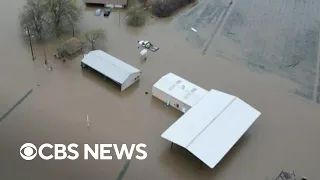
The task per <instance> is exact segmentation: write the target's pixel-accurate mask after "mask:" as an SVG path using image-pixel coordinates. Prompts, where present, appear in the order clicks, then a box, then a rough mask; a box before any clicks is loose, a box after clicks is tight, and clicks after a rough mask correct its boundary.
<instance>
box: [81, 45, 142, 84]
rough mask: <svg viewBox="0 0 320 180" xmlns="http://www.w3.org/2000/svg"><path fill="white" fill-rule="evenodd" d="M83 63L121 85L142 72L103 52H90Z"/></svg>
mask: <svg viewBox="0 0 320 180" xmlns="http://www.w3.org/2000/svg"><path fill="white" fill-rule="evenodd" d="M82 63H84V64H86V65H88V66H90V67H91V68H93V69H95V70H96V71H98V72H100V73H101V74H103V75H105V76H107V77H109V78H111V79H113V80H114V81H116V82H118V83H120V84H123V82H124V81H125V80H126V79H127V78H128V77H129V76H130V75H131V74H133V73H137V72H140V70H139V69H137V68H135V67H133V66H131V65H129V64H126V63H125V62H123V61H121V60H119V59H117V58H115V57H113V56H111V55H109V54H107V53H105V52H103V51H101V50H95V51H90V52H89V53H88V54H86V55H85V56H84V58H83V59H82Z"/></svg>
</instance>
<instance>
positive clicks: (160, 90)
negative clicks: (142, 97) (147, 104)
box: [152, 73, 208, 113]
mask: <svg viewBox="0 0 320 180" xmlns="http://www.w3.org/2000/svg"><path fill="white" fill-rule="evenodd" d="M207 93H208V91H207V90H205V89H203V88H201V87H199V86H197V85H195V84H193V83H191V82H189V81H187V80H185V79H183V78H181V77H179V76H177V75H175V74H173V73H168V74H166V75H164V76H163V77H161V78H160V79H159V80H158V81H157V82H156V83H155V84H154V85H153V88H152V95H153V96H155V97H156V98H158V99H160V100H162V101H164V102H165V103H166V104H167V105H171V106H173V107H174V108H176V109H178V110H180V111H182V112H183V113H185V112H187V111H188V110H189V109H190V108H191V107H192V106H194V105H195V104H196V103H197V102H198V101H200V99H202V98H203V97H204V96H205V95H206V94H207Z"/></svg>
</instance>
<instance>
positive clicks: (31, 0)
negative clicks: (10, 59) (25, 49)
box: [19, 0, 45, 60]
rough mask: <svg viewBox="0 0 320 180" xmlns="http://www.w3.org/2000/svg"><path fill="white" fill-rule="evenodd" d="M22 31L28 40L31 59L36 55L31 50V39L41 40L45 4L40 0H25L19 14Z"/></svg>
mask: <svg viewBox="0 0 320 180" xmlns="http://www.w3.org/2000/svg"><path fill="white" fill-rule="evenodd" d="M19 18H20V25H21V28H22V31H23V32H24V33H25V34H26V35H27V36H28V41H29V45H30V49H31V53H32V59H33V60H34V59H35V58H36V57H35V55H34V52H33V47H32V39H33V38H36V39H37V40H43V32H44V22H45V5H44V3H43V1H41V0H27V3H26V5H25V6H24V7H23V11H22V12H21V14H20V16H19Z"/></svg>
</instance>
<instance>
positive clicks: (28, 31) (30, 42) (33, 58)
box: [27, 27, 36, 61]
mask: <svg viewBox="0 0 320 180" xmlns="http://www.w3.org/2000/svg"><path fill="white" fill-rule="evenodd" d="M27 33H28V38H29V44H30V49H31V54H32V60H33V61H34V60H35V59H36V57H35V56H34V53H33V47H32V40H31V35H30V30H29V28H28V27H27Z"/></svg>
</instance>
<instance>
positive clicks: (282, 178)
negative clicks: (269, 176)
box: [274, 171, 307, 180]
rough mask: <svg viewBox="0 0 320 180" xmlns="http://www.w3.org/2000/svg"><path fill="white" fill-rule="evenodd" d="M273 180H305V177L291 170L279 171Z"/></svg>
mask: <svg viewBox="0 0 320 180" xmlns="http://www.w3.org/2000/svg"><path fill="white" fill-rule="evenodd" d="M274 180H307V178H306V177H300V176H297V175H296V173H295V172H294V171H292V172H291V173H290V172H286V171H281V172H280V173H279V175H278V176H277V177H276V178H275V179H274Z"/></svg>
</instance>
